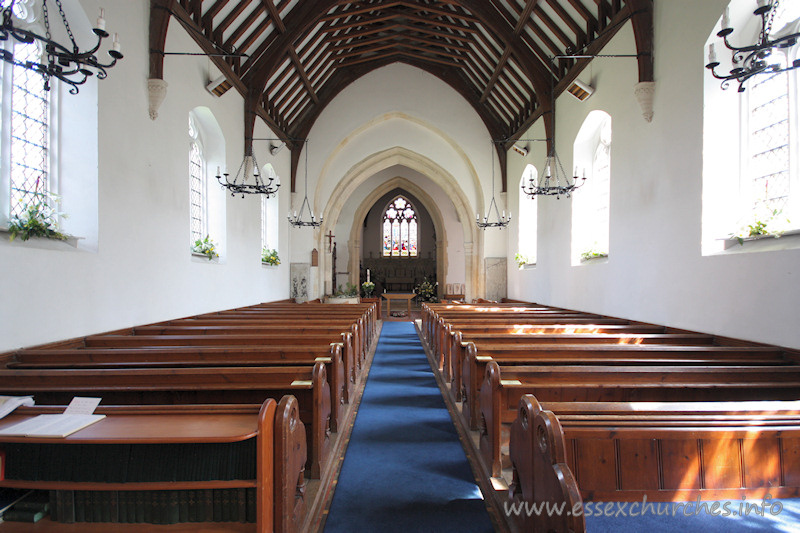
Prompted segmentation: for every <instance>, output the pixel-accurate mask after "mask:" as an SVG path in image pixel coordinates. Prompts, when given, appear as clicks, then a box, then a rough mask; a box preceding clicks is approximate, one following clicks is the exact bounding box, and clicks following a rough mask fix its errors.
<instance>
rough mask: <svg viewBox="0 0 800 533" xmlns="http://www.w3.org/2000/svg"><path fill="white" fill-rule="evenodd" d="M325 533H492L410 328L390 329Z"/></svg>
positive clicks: (382, 339)
mask: <svg viewBox="0 0 800 533" xmlns="http://www.w3.org/2000/svg"><path fill="white" fill-rule="evenodd" d="M325 531H326V532H327V533H335V532H344V533H354V532H359V533H360V532H370V531H380V532H392V531H397V532H404V533H406V532H416V531H426V532H427V531H435V532H443V533H444V532H448V531H453V532H456V531H457V532H491V531H493V528H492V523H491V520H490V519H489V514H488V513H487V511H486V507H485V505H484V502H483V499H482V497H481V493H480V490H479V489H478V486H477V485H476V484H475V479H474V477H473V474H472V470H471V469H470V467H469V463H467V459H466V455H465V454H464V449H463V448H462V447H461V443H460V442H459V440H458V434H457V433H456V430H455V427H454V426H453V421H452V419H451V418H450V414H449V413H448V412H447V409H446V407H445V404H444V400H443V399H442V394H441V392H440V391H439V388H438V386H437V385H436V381H435V380H434V377H433V372H432V371H431V367H430V365H429V364H428V359H427V358H426V356H425V352H424V351H423V348H422V345H421V344H420V341H419V338H418V337H417V334H416V331H415V329H414V325H413V323H411V322H384V323H383V330H382V331H381V336H380V340H379V341H378V346H377V348H376V351H375V358H374V359H373V362H372V368H371V369H370V373H369V378H368V379H367V384H366V387H365V389H364V395H363V397H362V400H361V406H360V407H359V409H358V415H357V416H356V421H355V424H354V426H353V432H352V435H351V437H350V443H349V445H348V447H347V453H346V455H345V458H344V461H343V463H342V469H341V472H340V474H339V480H338V483H337V485H336V491H335V493H334V496H333V501H332V502H331V507H330V510H329V513H328V517H327V519H326V521H325Z"/></svg>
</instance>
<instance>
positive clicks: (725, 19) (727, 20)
mask: <svg viewBox="0 0 800 533" xmlns="http://www.w3.org/2000/svg"><path fill="white" fill-rule="evenodd" d="M730 27H731V12H730V9H729V8H727V7H726V8H725V11H723V12H722V29H723V30H724V29H727V28H730Z"/></svg>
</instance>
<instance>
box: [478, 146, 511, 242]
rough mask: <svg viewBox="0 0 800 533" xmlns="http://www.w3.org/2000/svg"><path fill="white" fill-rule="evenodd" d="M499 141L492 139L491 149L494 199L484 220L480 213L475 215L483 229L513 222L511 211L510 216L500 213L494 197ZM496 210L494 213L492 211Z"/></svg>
mask: <svg viewBox="0 0 800 533" xmlns="http://www.w3.org/2000/svg"><path fill="white" fill-rule="evenodd" d="M495 142H497V141H494V140H493V141H492V143H491V148H490V150H489V162H490V164H491V165H492V201H491V202H489V208H488V209H487V210H486V215H484V217H483V220H481V215H480V213H477V214H476V215H475V222H476V223H477V224H478V227H479V228H481V229H486V228H500V229H503V228H505V227H506V226H508V224H509V223H510V222H511V211H509V212H508V218H506V212H505V211H503V215H502V216H501V215H500V210H499V209H498V208H497V202H496V201H495V199H494V144H495ZM492 210H494V213H492ZM492 214H494V218H495V220H494V221H492Z"/></svg>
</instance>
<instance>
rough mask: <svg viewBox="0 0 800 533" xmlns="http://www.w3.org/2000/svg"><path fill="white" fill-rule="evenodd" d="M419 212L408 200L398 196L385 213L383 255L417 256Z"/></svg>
mask: <svg viewBox="0 0 800 533" xmlns="http://www.w3.org/2000/svg"><path fill="white" fill-rule="evenodd" d="M417 242H418V241H417V213H416V212H415V211H414V208H413V206H412V205H411V204H410V203H409V201H408V200H406V199H405V198H403V197H402V196H398V197H397V198H395V199H394V200H392V202H391V203H390V204H389V206H388V207H387V208H386V211H385V212H384V215H383V256H384V257H416V256H417V253H418V251H419V250H418V245H417Z"/></svg>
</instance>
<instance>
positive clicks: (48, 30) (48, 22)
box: [42, 0, 52, 41]
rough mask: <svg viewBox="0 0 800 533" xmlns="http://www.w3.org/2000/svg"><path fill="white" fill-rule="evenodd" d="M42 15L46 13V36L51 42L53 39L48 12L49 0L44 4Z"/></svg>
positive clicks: (45, 0)
mask: <svg viewBox="0 0 800 533" xmlns="http://www.w3.org/2000/svg"><path fill="white" fill-rule="evenodd" d="M42 13H44V35H45V37H47V40H48V41H50V40H52V37H51V36H50V17H49V16H48V11H47V0H44V1H43V2H42Z"/></svg>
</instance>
